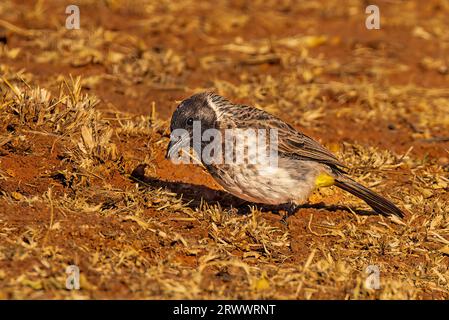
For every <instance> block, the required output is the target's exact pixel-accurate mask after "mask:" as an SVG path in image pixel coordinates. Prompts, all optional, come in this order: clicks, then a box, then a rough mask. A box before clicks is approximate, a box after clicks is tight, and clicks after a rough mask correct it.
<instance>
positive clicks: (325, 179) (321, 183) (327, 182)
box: [315, 173, 335, 188]
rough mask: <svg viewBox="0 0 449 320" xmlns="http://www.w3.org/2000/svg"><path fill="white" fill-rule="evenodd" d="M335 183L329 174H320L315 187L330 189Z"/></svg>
mask: <svg viewBox="0 0 449 320" xmlns="http://www.w3.org/2000/svg"><path fill="white" fill-rule="evenodd" d="M334 183H335V180H334V177H332V176H330V175H328V174H327V173H320V174H319V175H318V177H316V179H315V186H316V187H317V188H321V187H330V186H333V185H334Z"/></svg>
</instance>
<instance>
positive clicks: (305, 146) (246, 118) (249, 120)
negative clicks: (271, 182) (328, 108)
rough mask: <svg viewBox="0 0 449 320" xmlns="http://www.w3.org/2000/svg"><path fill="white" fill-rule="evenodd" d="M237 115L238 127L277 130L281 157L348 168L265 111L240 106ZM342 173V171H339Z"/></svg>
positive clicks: (309, 139)
mask: <svg viewBox="0 0 449 320" xmlns="http://www.w3.org/2000/svg"><path fill="white" fill-rule="evenodd" d="M233 113H234V115H237V118H238V120H237V121H236V122H237V123H236V126H237V127H240V128H243V127H244V128H258V129H267V130H269V129H277V130H278V153H279V156H281V157H294V158H297V159H302V160H312V161H317V162H321V163H325V164H327V165H330V166H332V167H335V168H336V169H339V168H346V166H345V165H344V164H343V163H341V162H340V161H339V160H338V159H337V158H336V157H335V156H334V155H333V154H332V153H331V152H330V151H329V150H327V149H326V148H324V147H323V146H322V145H321V144H319V143H318V142H317V141H315V140H313V139H312V138H310V137H308V136H307V135H305V134H303V133H301V132H298V131H297V130H295V129H294V128H293V127H292V126H290V125H289V124H287V123H285V122H284V121H282V120H280V119H279V118H277V117H275V116H273V115H271V114H269V113H268V112H265V111H263V110H260V109H257V108H254V107H250V106H243V105H240V106H238V110H235V112H233ZM339 170H340V171H342V170H341V169H339Z"/></svg>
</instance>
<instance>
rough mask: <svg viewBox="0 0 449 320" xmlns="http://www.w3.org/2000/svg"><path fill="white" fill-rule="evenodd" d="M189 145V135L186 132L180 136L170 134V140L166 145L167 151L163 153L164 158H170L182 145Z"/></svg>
mask: <svg viewBox="0 0 449 320" xmlns="http://www.w3.org/2000/svg"><path fill="white" fill-rule="evenodd" d="M188 145H190V136H189V134H188V133H186V134H184V135H182V136H174V137H173V136H172V137H170V142H169V143H168V146H167V153H166V154H165V158H166V159H170V158H172V157H173V156H174V155H176V154H177V153H178V152H179V150H180V149H181V148H183V147H186V146H188Z"/></svg>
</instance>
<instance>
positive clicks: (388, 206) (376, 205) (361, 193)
mask: <svg viewBox="0 0 449 320" xmlns="http://www.w3.org/2000/svg"><path fill="white" fill-rule="evenodd" d="M335 185H336V186H337V187H339V188H341V189H343V190H345V191H348V192H349V193H351V194H353V195H355V196H356V197H358V198H360V199H362V200H363V201H365V202H366V203H367V204H368V205H369V206H370V207H371V208H373V209H374V211H376V212H378V213H380V214H384V215H395V216H398V217H401V218H403V217H404V213H403V212H402V211H401V210H400V209H399V208H398V207H396V206H395V205H394V204H393V203H392V202H391V201H390V200H387V199H385V198H383V197H381V196H380V195H378V194H377V193H375V192H374V191H371V190H370V189H368V188H366V187H364V186H362V185H361V184H360V183H358V182H355V181H354V180H352V179H351V178H349V177H346V176H343V175H342V176H340V177H337V178H335Z"/></svg>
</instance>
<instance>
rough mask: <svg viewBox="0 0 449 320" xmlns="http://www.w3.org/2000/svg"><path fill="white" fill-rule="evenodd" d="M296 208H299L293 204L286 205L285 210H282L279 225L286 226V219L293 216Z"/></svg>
mask: <svg viewBox="0 0 449 320" xmlns="http://www.w3.org/2000/svg"><path fill="white" fill-rule="evenodd" d="M298 208H299V205H297V204H294V203H288V204H286V205H285V209H284V210H285V214H284V215H283V216H282V219H281V223H282V224H284V225H286V226H288V222H287V219H288V218H289V217H290V216H292V215H294V214H295V213H296V211H297V210H298Z"/></svg>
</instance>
